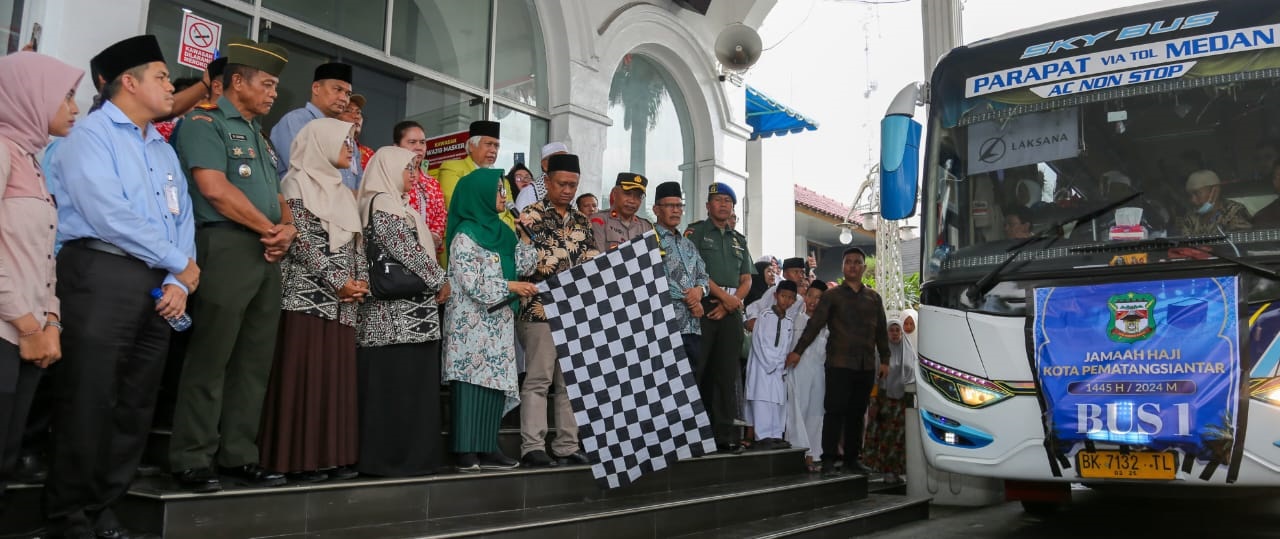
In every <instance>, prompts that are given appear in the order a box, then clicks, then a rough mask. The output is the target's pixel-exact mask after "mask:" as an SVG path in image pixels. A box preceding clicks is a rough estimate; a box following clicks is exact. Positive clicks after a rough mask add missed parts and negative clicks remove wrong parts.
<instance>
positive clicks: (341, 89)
mask: <svg viewBox="0 0 1280 539" xmlns="http://www.w3.org/2000/svg"><path fill="white" fill-rule="evenodd" d="M288 57H289V53H288V51H287V50H286V49H284V48H283V47H281V46H279V45H275V44H270V43H257V42H254V41H251V40H247V39H232V40H230V41H229V42H228V43H227V44H226V46H225V47H223V48H222V57H221V58H219V59H218V60H216V61H214V62H213V63H211V64H210V65H209V67H208V69H207V72H206V73H205V76H204V78H203V79H200V80H197V81H194V82H190V85H189V86H188V87H187V89H185V90H182V91H180V92H176V93H175V87H174V85H173V84H171V83H170V80H169V72H168V67H167V64H166V63H165V59H164V56H163V54H162V52H161V50H160V47H159V44H158V43H157V42H156V39H155V38H154V37H153V36H138V37H134V38H130V39H126V40H124V41H121V42H119V43H116V44H113V45H111V46H110V47H107V48H106V49H105V50H103V51H102V52H101V53H100V54H98V55H97V56H95V57H94V58H93V60H92V61H91V62H90V76H91V77H92V79H93V81H94V82H95V87H98V88H99V91H100V95H99V96H98V99H96V100H95V103H96V104H95V110H93V111H91V112H90V113H89V114H88V115H87V116H86V117H85V118H83V120H82V121H80V122H78V123H77V122H76V121H75V117H76V116H77V114H78V112H79V111H78V109H77V107H76V103H75V88H76V87H77V85H78V84H79V80H80V78H81V77H82V76H83V75H84V73H83V71H82V70H80V69H78V68H75V67H73V66H70V65H68V64H66V63H64V62H62V61H60V60H58V59H56V58H53V57H49V56H45V55H41V54H39V53H36V52H20V53H16V54H12V55H9V56H5V57H2V58H0V76H3V77H5V80H19V77H21V80H23V81H24V82H23V83H22V84H6V85H4V86H3V87H0V142H2V143H3V146H4V148H3V150H4V151H0V192H3V202H2V203H0V311H2V314H3V319H4V321H5V322H6V323H4V324H0V440H3V446H0V451H2V452H0V466H2V467H3V468H0V474H3V477H4V478H5V479H7V478H9V477H10V476H11V475H12V472H13V470H14V467H15V464H16V461H17V460H18V455H19V454H21V452H22V441H23V431H24V426H25V425H26V423H27V419H28V415H29V411H30V409H31V403H32V402H33V399H34V398H35V393H36V387H37V384H38V382H39V381H40V379H41V378H42V377H43V376H45V375H46V373H47V374H48V376H49V378H50V380H49V381H50V382H51V389H52V392H51V395H50V398H49V401H48V402H49V403H50V404H49V407H50V410H51V412H52V414H51V416H52V428H51V432H52V438H51V442H50V446H49V450H48V453H49V457H48V474H47V477H46V478H45V481H44V483H45V484H44V491H43V504H42V506H43V510H44V512H45V515H44V516H45V518H46V520H47V522H48V531H49V532H50V535H51V536H55V537H76V538H79V537H111V538H123V537H130V536H131V535H130V533H129V531H128V530H126V529H124V528H123V527H121V525H120V522H119V521H118V520H117V519H116V516H115V513H114V511H113V506H114V505H115V503H116V502H117V501H118V500H119V498H120V497H121V496H122V495H123V494H124V493H125V491H126V490H127V489H128V487H129V484H130V482H131V481H132V480H133V478H134V476H135V475H136V472H137V469H138V466H139V463H140V460H141V458H142V453H143V449H144V447H145V445H146V441H147V437H148V435H149V433H150V429H151V425H152V419H153V415H154V411H155V407H156V400H157V392H158V390H159V388H160V385H161V378H162V373H163V372H164V369H165V365H166V358H167V357H169V356H171V355H174V354H173V353H172V352H171V350H170V341H171V338H172V337H173V335H175V332H174V331H175V330H178V331H182V330H185V329H186V328H187V326H190V330H189V331H188V333H189V335H188V336H189V339H187V344H186V346H185V348H177V347H175V349H178V351H179V355H181V359H182V361H181V372H180V375H179V376H178V377H177V382H176V387H175V390H174V395H175V397H174V398H175V400H176V402H175V403H174V417H173V428H172V435H171V438H170V445H169V454H168V468H169V471H170V472H171V473H172V475H173V478H174V480H175V482H176V484H177V486H178V487H180V488H182V489H184V490H189V491H194V492H213V491H217V490H220V489H222V487H223V482H224V481H228V480H229V481H234V482H235V483H237V484H242V485H249V486H255V487H272V486H279V485H283V484H285V483H287V482H289V481H293V482H319V481H326V480H331V479H346V478H351V477H355V476H357V475H361V474H363V475H368V476H378V477H404V476H415V475H424V474H431V473H435V472H436V471H437V470H439V469H441V468H442V467H444V466H445V465H446V464H447V463H448V462H450V461H451V462H452V464H453V465H454V466H455V467H456V468H457V469H458V470H460V471H464V472H471V471H480V470H486V469H508V468H514V467H517V466H524V467H535V468H536V467H549V466H566V465H585V464H589V463H590V459H589V457H588V456H587V455H586V454H584V453H583V451H582V449H581V448H580V446H579V443H578V429H577V425H576V424H575V421H574V417H573V411H572V409H571V407H570V403H569V401H568V393H567V391H565V388H564V376H563V373H562V372H561V369H560V366H559V362H558V361H557V354H556V347H555V343H554V342H553V340H552V335H551V330H550V326H549V324H548V321H547V318H546V315H545V313H544V311H543V305H542V301H543V299H542V298H541V297H540V296H539V295H538V294H537V283H539V282H541V281H543V280H545V279H547V278H548V277H550V276H552V275H555V274H557V273H559V272H562V271H564V270H567V269H569V268H571V267H573V266H576V265H578V264H581V263H583V262H585V261H587V260H590V259H591V258H593V257H595V256H597V255H599V254H600V253H601V252H604V251H607V250H609V249H613V248H616V247H617V246H618V244H620V243H623V242H626V241H628V240H631V239H634V238H636V237H638V236H641V235H643V234H645V233H647V232H649V231H655V232H656V235H657V237H658V240H659V244H660V247H661V251H662V255H663V260H664V264H665V266H666V269H667V275H668V277H669V279H670V295H671V298H672V299H673V303H674V304H675V306H676V311H677V317H678V319H679V325H680V328H681V337H682V341H683V345H684V348H685V351H686V354H687V355H688V357H689V358H691V361H692V363H693V366H694V370H695V373H696V378H697V381H698V386H699V390H700V393H701V395H702V399H703V400H704V402H705V403H707V409H708V411H709V415H710V419H711V422H712V426H713V430H714V433H715V438H716V445H717V448H718V450H720V451H724V452H738V451H741V450H742V449H743V445H744V443H745V444H753V445H754V446H755V447H759V448H774V449H778V448H783V447H788V446H789V445H796V446H800V447H809V448H810V449H809V459H810V462H811V464H812V465H815V466H816V465H817V463H820V470H821V471H823V472H826V473H835V467H834V466H835V461H836V460H838V459H841V458H843V461H844V463H845V468H847V469H852V470H856V471H863V472H865V471H866V468H865V467H864V466H863V465H862V464H860V463H861V462H862V461H863V460H865V461H866V462H868V463H872V465H874V466H878V467H880V468H882V469H883V470H885V471H889V472H891V473H897V474H901V471H902V441H901V435H902V434H901V432H902V423H903V403H902V398H903V393H902V387H903V383H904V379H906V378H907V377H908V375H909V372H910V371H909V369H907V368H906V367H904V366H909V365H910V364H911V362H912V360H911V355H912V354H913V352H912V350H913V348H912V346H911V345H910V344H909V339H908V338H904V336H903V335H904V334H910V333H912V332H913V330H914V320H913V318H907V319H904V320H903V322H901V323H899V322H898V321H897V320H896V319H894V320H889V319H887V318H886V313H885V311H884V306H883V304H882V301H881V299H880V296H879V295H878V294H877V293H876V292H875V291H874V290H871V289H870V288H868V287H866V286H863V285H862V273H863V271H864V270H865V254H864V253H863V252H862V251H860V250H859V249H856V248H853V249H849V250H847V251H846V252H845V253H844V256H843V275H844V279H843V282H842V283H841V284H835V283H831V284H830V285H828V284H827V283H824V282H822V281H818V280H815V279H813V278H812V277H813V276H812V273H811V272H812V266H813V262H814V261H812V260H810V261H809V263H806V261H805V260H803V259H799V258H789V259H786V260H785V261H784V262H783V264H782V269H781V272H782V276H783V280H781V281H779V282H778V283H777V284H772V283H770V284H771V286H760V285H761V284H763V283H765V282H766V277H767V278H769V279H771V278H772V274H773V272H774V268H773V266H774V265H776V263H770V264H768V265H766V267H763V268H761V267H760V266H759V265H758V264H754V263H753V262H752V259H751V256H750V254H749V252H748V249H747V243H746V238H745V237H744V236H743V235H742V234H740V233H739V232H738V231H737V230H735V226H736V216H735V214H734V209H735V206H736V204H737V202H738V200H737V195H736V193H735V192H734V191H733V189H732V188H730V187H729V186H728V185H726V184H724V183H714V184H712V185H711V186H710V188H709V190H708V192H707V193H706V209H707V215H708V217H707V219H706V220H702V221H698V222H695V223H692V224H690V225H689V226H688V227H687V228H686V229H685V230H683V231H681V230H680V225H681V222H682V220H683V218H684V215H685V214H684V210H685V206H686V205H685V195H684V193H683V192H682V190H681V186H680V183H679V182H664V183H661V184H659V185H657V186H655V187H654V188H653V194H654V197H653V206H652V211H653V215H654V216H655V217H656V222H650V221H648V220H646V219H644V218H643V217H641V216H639V215H638V213H639V210H640V208H641V207H642V206H643V204H644V203H645V199H646V195H647V194H648V192H649V191H650V185H649V180H648V178H646V177H645V176H644V175H642V174H636V173H632V172H623V173H620V174H618V175H617V178H616V181H615V183H614V187H613V189H612V191H611V192H610V193H609V195H608V200H609V207H608V208H607V209H604V210H599V211H597V209H596V208H597V203H598V201H597V199H596V197H595V196H593V195H590V194H581V193H579V179H580V175H581V170H580V168H579V162H578V157H577V156H576V155H574V154H573V153H571V151H570V149H569V147H568V146H567V145H566V144H564V143H561V142H552V143H549V144H547V145H546V146H544V147H543V148H542V155H541V162H540V163H539V164H540V169H541V175H539V176H537V177H535V175H534V174H533V172H532V171H531V170H530V169H529V168H528V167H527V166H525V165H524V164H523V163H517V164H516V165H514V166H513V167H512V168H511V169H510V171H508V172H506V173H505V174H504V171H503V170H501V169H498V168H496V166H497V165H496V163H495V161H496V160H497V155H498V149H499V147H500V144H501V142H500V138H501V137H500V135H501V133H500V125H499V124H498V123H496V122H491V121H483V120H481V121H476V122H472V123H471V125H470V133H469V138H468V140H467V143H466V147H467V152H468V154H467V156H466V157H464V158H462V159H456V160H450V161H445V162H444V163H442V164H440V165H439V167H438V168H437V169H431V168H430V163H428V162H427V161H426V159H425V153H426V132H425V130H424V129H423V128H422V126H421V125H419V124H417V123H415V122H412V121H405V122H401V123H399V124H397V125H396V126H395V128H394V133H393V135H394V137H393V139H394V141H395V143H394V145H391V146H387V147H383V148H378V149H376V150H375V149H372V148H368V147H366V146H364V145H361V144H360V143H359V137H360V133H361V130H362V128H363V114H362V112H363V109H364V107H365V105H366V104H367V103H366V100H365V98H364V97H363V96H360V95H359V94H355V93H353V90H354V86H353V85H354V84H356V83H358V81H353V76H352V69H351V66H349V65H346V64H341V63H328V64H324V65H321V66H319V67H318V68H316V69H315V72H314V82H313V84H312V87H311V93H310V96H311V97H310V100H309V102H308V103H307V104H306V105H305V106H303V107H301V108H298V109H297V110H294V111H291V112H289V113H287V114H286V115H284V117H283V118H282V119H281V121H280V122H279V123H278V124H277V125H275V126H274V128H273V129H271V131H270V136H267V135H265V134H264V130H263V127H262V123H261V122H262V119H263V117H264V116H265V115H266V114H267V113H268V112H269V111H270V110H271V108H272V106H273V105H274V102H275V100H276V97H277V95H278V93H277V92H278V84H279V81H280V79H279V75H280V73H281V72H282V70H284V69H285V68H286V66H287V64H288ZM51 136H53V137H61V138H60V139H59V140H58V141H57V144H56V145H55V146H53V147H46V146H47V145H48V144H49V140H50V137H51ZM42 152H43V161H42V160H41V159H40V158H39V156H40V154H41V153H42ZM431 171H435V173H434V174H432V173H431ZM908 324H910V326H908ZM748 334H749V335H750V337H749V338H748V337H747V335H748ZM744 343H747V344H745V346H746V349H748V350H749V353H748V354H746V356H747V361H746V363H745V365H744V364H743V363H742V362H741V358H742V357H743V350H744ZM744 368H745V379H744V377H743V373H744ZM522 372H523V374H524V376H523V379H521V377H520V373H522ZM877 380H879V382H878V383H879V388H878V389H877V390H876V391H877V394H876V397H875V398H876V401H875V402H876V405H875V406H873V407H872V408H873V412H872V413H871V414H870V417H871V420H872V424H871V426H870V427H867V429H866V430H867V432H868V440H869V441H868V443H867V444H865V445H866V447H865V450H864V444H863V430H864V424H863V420H864V417H866V415H867V414H866V409H867V405H868V399H869V398H870V397H871V394H872V391H873V389H872V388H873V386H874V385H876V384H877ZM442 384H444V385H447V386H448V388H449V393H450V398H451V405H450V407H449V408H450V411H449V413H450V414H451V427H450V429H449V430H450V434H449V439H448V440H447V445H446V440H444V439H442V437H443V435H442V425H441V423H442V412H441V387H442ZM741 397H745V399H742V398H741ZM740 401H742V402H740ZM549 406H551V407H554V413H553V414H548V407H549ZM517 407H519V409H520V427H521V428H520V431H521V439H522V440H521V449H520V455H518V456H516V455H506V454H504V453H503V452H502V450H501V449H499V445H498V434H499V427H500V422H501V419H502V417H503V416H504V415H505V414H507V413H508V412H510V411H512V410H514V409H515V408H517ZM549 415H550V416H551V417H553V418H554V425H551V424H549V421H548V418H549ZM743 418H745V419H746V420H747V421H748V423H749V424H751V425H752V426H754V434H753V435H752V436H749V437H748V439H746V440H744V439H742V438H741V437H740V436H739V434H738V432H739V429H738V421H739V420H740V419H743ZM551 429H554V430H555V436H554V439H552V440H551V441H550V444H548V433H549V431H550V430H551ZM446 447H447V449H448V450H449V452H451V453H452V457H451V458H448V457H447V456H446V455H445V454H443V453H442V451H441V450H442V448H446ZM841 455H842V456H841ZM815 471H816V470H815Z"/></svg>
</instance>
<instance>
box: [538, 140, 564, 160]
mask: <svg viewBox="0 0 1280 539" xmlns="http://www.w3.org/2000/svg"><path fill="white" fill-rule="evenodd" d="M562 152H563V153H569V147H568V146H565V144H564V143H563V142H548V143H546V144H543V145H542V158H543V159H546V158H548V157H551V155H552V154H557V153H562Z"/></svg>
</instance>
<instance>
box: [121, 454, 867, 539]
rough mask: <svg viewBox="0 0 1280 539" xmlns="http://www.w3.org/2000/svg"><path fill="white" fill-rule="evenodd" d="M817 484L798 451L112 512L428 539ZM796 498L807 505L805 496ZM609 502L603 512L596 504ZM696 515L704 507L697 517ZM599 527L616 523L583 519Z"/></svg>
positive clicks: (132, 517)
mask: <svg viewBox="0 0 1280 539" xmlns="http://www.w3.org/2000/svg"><path fill="white" fill-rule="evenodd" d="M814 479H816V478H814V477H811V476H810V475H808V474H806V473H805V471H804V456H803V450H799V449H792V450H783V451H754V452H748V453H744V454H742V455H709V456H706V457H702V458H696V459H689V460H684V461H680V462H677V463H675V465H674V466H673V467H672V468H670V469H667V470H662V471H659V472H655V473H652V474H648V475H646V476H645V477H642V478H640V480H638V481H637V482H636V483H634V484H632V485H629V486H627V487H624V488H620V489H615V490H609V491H606V490H602V489H600V488H599V487H598V486H597V485H596V483H595V480H594V479H593V478H592V476H591V471H590V468H588V467H585V466H578V467H566V468H547V469H537V470H523V469H521V470H513V471H503V472H487V473H480V474H461V473H449V474H441V475H435V476H427V477H416V478H405V479H365V478H357V479H353V480H349V481H334V482H326V483H319V484H310V485H296V486H295V485H286V486H284V487H279V488H270V489H260V488H245V487H232V488H228V489H226V490H224V491H222V492H217V493H213V494H193V493H189V492H181V491H177V490H176V488H175V485H174V483H173V481H172V479H170V478H169V477H167V476H157V477H151V478H142V479H139V480H138V481H135V483H134V486H133V488H132V489H131V490H130V492H129V495H128V496H126V497H125V498H124V499H123V500H121V503H120V504H119V506H118V507H117V511H116V512H117V514H118V515H119V516H120V518H121V520H122V521H124V522H125V524H126V525H128V526H129V527H131V528H133V529H138V530H143V531H149V532H152V533H163V534H164V536H165V537H182V538H192V539H199V538H205V537H216V538H225V537H270V536H277V535H290V534H304V533H316V532H321V531H330V530H344V529H349V528H360V527H368V526H378V525H386V524H389V523H401V524H405V525H408V524H406V523H418V524H421V525H423V526H426V525H428V524H431V523H432V522H434V523H435V524H432V526H433V527H432V528H431V529H432V530H435V529H437V528H439V527H441V526H444V525H445V524H448V525H449V526H451V527H450V528H448V529H450V530H460V529H462V528H461V525H460V524H450V523H452V522H456V521H450V520H448V519H460V520H466V519H467V518H471V519H479V520H480V521H487V519H489V518H490V516H491V515H494V514H499V513H502V514H507V515H511V514H514V513H513V512H520V511H525V512H528V513H529V514H530V515H532V514H535V513H536V514H541V512H542V511H543V510H544V509H546V508H549V507H553V506H559V507H571V506H577V505H583V506H586V507H611V506H609V505H607V504H614V503H623V502H621V501H620V500H624V499H630V498H633V497H645V496H648V497H651V498H653V499H666V500H678V499H684V498H687V497H688V494H687V491H689V490H690V489H702V488H711V487H716V488H720V489H722V490H721V491H720V492H719V494H718V495H725V494H727V493H729V492H732V491H734V489H736V488H738V486H739V485H740V484H744V483H749V482H758V481H775V480H776V481H781V482H783V483H786V482H788V481H790V482H798V483H796V485H799V484H805V485H808V484H810V483H813V484H814V485H820V484H825V483H824V482H821V481H818V482H816V483H815V482H814ZM786 484H791V483H786ZM841 484H844V485H845V487H841V488H844V489H848V490H849V491H850V492H852V493H853V494H852V495H853V496H854V497H861V496H865V495H866V479H865V478H863V477H861V476H849V477H848V478H845V479H844V481H842V482H841ZM775 486H776V485H775ZM792 486H795V485H792ZM797 488H798V487H797ZM783 490H789V489H783ZM801 497H802V498H803V499H812V497H809V496H808V495H807V494H804V495H802V496H801ZM850 499H853V498H850ZM709 501H711V500H710V499H707V500H704V502H709ZM605 502H607V504H606V505H604V506H601V505H599V504H601V503H605ZM775 502H777V500H775ZM627 503H630V502H627ZM636 503H640V502H636ZM651 503H654V504H657V503H658V502H651ZM771 503H774V502H771ZM593 504H594V505H593ZM628 507H629V509H628V510H631V508H632V507H631V506H628ZM562 511H564V510H562ZM600 511H603V512H604V513H605V514H608V515H614V513H609V512H608V511H606V510H604V509H601V510H600ZM701 511H705V508H704V509H703V510H699V511H694V512H693V513H699V512H701ZM598 512H599V511H598ZM588 514H592V513H588ZM704 516H705V515H704ZM463 517H465V518H463ZM506 518H507V519H508V520H506V521H503V522H502V524H503V525H504V526H517V529H523V528H520V527H519V525H517V524H514V522H515V521H516V520H519V519H518V518H517V517H510V516H508V517H506ZM584 518H585V517H584ZM601 518H614V517H613V516H608V517H603V516H602V517H599V518H595V517H592V518H590V519H588V520H599V519H601ZM512 519H515V520H512ZM562 520H563V522H560V523H559V524H555V523H552V522H541V521H538V522H541V524H539V525H538V527H547V526H552V525H553V524H554V525H556V526H559V527H560V528H561V529H567V528H565V527H566V526H570V524H572V526H577V525H578V524H579V523H580V521H581V520H582V519H577V518H571V517H564V518H563V519H562ZM655 522H656V521H655ZM432 533H435V532H434V531H433V532H432ZM486 533H488V532H486ZM682 533H683V532H682Z"/></svg>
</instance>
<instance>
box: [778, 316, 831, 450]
mask: <svg viewBox="0 0 1280 539" xmlns="http://www.w3.org/2000/svg"><path fill="white" fill-rule="evenodd" d="M808 323H809V315H807V314H804V313H800V316H799V318H797V319H796V322H795V324H794V326H795V327H794V331H793V335H794V341H799V340H800V335H801V334H803V333H804V329H805V326H807V325H808ZM829 333H830V332H829V331H828V330H827V328H822V331H821V332H819V333H818V337H817V338H815V339H814V340H813V344H811V345H809V348H806V349H805V351H804V354H802V355H801V356H800V363H799V364H797V365H796V366H795V367H792V368H791V369H789V370H788V372H787V375H786V382H787V407H786V412H785V415H786V422H787V428H786V431H787V434H786V440H787V442H789V443H791V447H805V448H808V449H809V451H808V453H807V455H809V456H810V457H812V458H813V460H814V461H815V462H816V461H819V460H821V459H822V419H823V416H824V415H825V414H826V407H825V405H824V404H823V399H824V398H825V397H826V394H827V372H826V363H827V335H829ZM795 345H796V343H795V342H792V343H791V348H792V349H795Z"/></svg>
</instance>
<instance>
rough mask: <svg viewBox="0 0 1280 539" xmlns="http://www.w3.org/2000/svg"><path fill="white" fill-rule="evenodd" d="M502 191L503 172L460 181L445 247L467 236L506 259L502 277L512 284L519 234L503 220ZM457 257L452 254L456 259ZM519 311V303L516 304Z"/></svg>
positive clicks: (477, 172)
mask: <svg viewBox="0 0 1280 539" xmlns="http://www.w3.org/2000/svg"><path fill="white" fill-rule="evenodd" d="M499 189H502V171H501V170H498V169H495V168H480V169H476V170H475V171H473V172H472V173H470V174H467V175H466V176H463V177H462V179H460V180H458V186H457V187H455V188H454V189H453V196H452V197H450V199H449V224H448V225H447V226H445V230H446V231H447V233H448V238H447V239H446V240H445V245H446V246H448V247H449V248H450V249H452V248H453V239H454V238H456V237H458V234H466V235H467V237H469V238H471V240H472V241H474V242H476V245H479V246H480V247H482V248H484V249H487V250H489V251H492V252H494V253H496V254H497V255H498V257H499V258H501V259H502V275H503V277H505V278H506V279H507V280H508V281H514V280H516V279H517V278H518V275H516V233H515V232H513V231H512V230H511V227H509V226H507V224H506V223H504V222H502V220H501V219H499V217H498V214H499V213H501V211H500V210H498V207H497V197H498V190H499ZM452 256H453V255H450V257H452ZM512 308H513V309H518V308H519V305H518V304H512Z"/></svg>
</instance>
